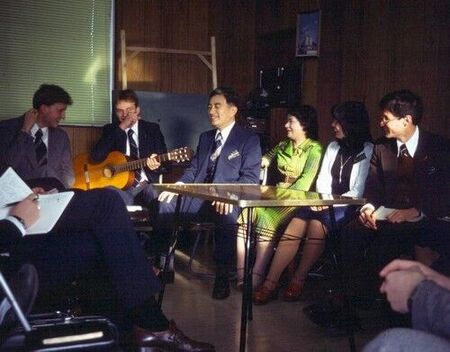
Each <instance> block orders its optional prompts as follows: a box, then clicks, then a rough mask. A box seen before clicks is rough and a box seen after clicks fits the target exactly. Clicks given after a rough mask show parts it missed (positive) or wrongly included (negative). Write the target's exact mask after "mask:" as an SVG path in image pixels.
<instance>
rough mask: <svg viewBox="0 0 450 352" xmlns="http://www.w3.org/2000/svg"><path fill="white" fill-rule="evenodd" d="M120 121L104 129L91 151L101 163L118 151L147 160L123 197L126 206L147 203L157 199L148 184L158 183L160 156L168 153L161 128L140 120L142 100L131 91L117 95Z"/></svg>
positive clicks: (92, 155)
mask: <svg viewBox="0 0 450 352" xmlns="http://www.w3.org/2000/svg"><path fill="white" fill-rule="evenodd" d="M115 109H116V114H117V118H118V119H117V121H116V122H114V123H110V124H107V125H105V126H104V127H103V134H102V136H101V138H100V140H99V141H98V142H97V144H96V145H95V146H94V148H93V149H92V151H91V159H92V160H93V161H94V162H102V161H103V160H105V159H106V157H107V156H108V154H109V153H111V152H112V151H119V152H121V153H123V154H125V155H127V156H129V157H130V158H131V159H138V158H140V159H142V158H147V166H146V167H145V168H143V169H140V170H136V171H135V182H134V183H133V186H132V187H130V188H129V189H127V190H126V191H120V190H118V192H119V193H120V194H121V196H122V198H123V199H124V201H125V203H126V204H127V205H131V204H133V203H135V201H137V202H139V203H142V204H148V203H149V202H150V201H151V200H153V199H154V194H153V190H152V188H151V187H149V184H151V183H156V182H158V177H159V174H160V173H161V172H162V169H161V167H160V166H161V165H160V163H159V162H158V161H157V160H156V159H155V156H156V155H157V154H163V153H166V152H167V148H166V143H165V141H164V136H163V135H162V133H161V130H160V128H159V125H158V124H156V123H153V122H148V121H145V120H142V119H141V115H140V107H139V99H138V96H137V95H136V93H135V92H134V91H133V90H131V89H127V90H122V91H120V92H119V93H118V95H117V98H116V103H115Z"/></svg>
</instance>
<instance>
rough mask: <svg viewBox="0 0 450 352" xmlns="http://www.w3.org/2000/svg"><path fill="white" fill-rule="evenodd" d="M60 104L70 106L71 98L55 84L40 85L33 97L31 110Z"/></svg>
mask: <svg viewBox="0 0 450 352" xmlns="http://www.w3.org/2000/svg"><path fill="white" fill-rule="evenodd" d="M56 103H62V104H66V105H72V98H71V97H70V95H69V93H67V92H66V91H65V90H64V89H63V88H61V87H60V86H57V85H55V84H41V86H40V87H39V88H38V90H37V91H36V92H34V95H33V108H35V109H39V108H40V106H41V105H47V106H50V105H53V104H56Z"/></svg>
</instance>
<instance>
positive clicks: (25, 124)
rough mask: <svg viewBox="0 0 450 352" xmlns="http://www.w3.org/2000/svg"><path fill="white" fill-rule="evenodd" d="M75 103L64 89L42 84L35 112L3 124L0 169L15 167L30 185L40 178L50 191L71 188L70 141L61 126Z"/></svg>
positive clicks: (37, 94) (1, 122)
mask: <svg viewBox="0 0 450 352" xmlns="http://www.w3.org/2000/svg"><path fill="white" fill-rule="evenodd" d="M71 104H72V98H71V97H70V95H69V94H68V93H67V92H66V91H65V90H64V89H63V88H61V87H59V86H57V85H51V84H42V85H41V86H40V87H39V89H38V90H37V91H36V92H35V93H34V96H33V108H32V109H30V110H28V111H27V112H26V113H25V114H23V115H22V116H20V117H17V118H13V119H9V120H5V121H0V170H2V169H6V168H7V167H8V166H11V167H13V168H14V170H15V171H16V172H17V173H18V174H19V176H20V177H21V178H22V179H23V180H25V181H26V182H28V183H29V184H31V185H35V184H36V182H33V181H32V179H40V181H38V182H40V185H41V186H44V187H45V188H46V189H51V188H53V187H56V188H59V189H61V188H70V187H71V186H72V184H73V182H74V173H73V169H72V156H71V151H70V142H69V137H68V136H67V133H66V132H65V131H64V130H63V129H62V128H60V127H59V123H60V122H61V120H62V119H64V117H65V112H66V109H67V106H68V105H71ZM43 179H45V181H44V180H43ZM30 182H31V183H30ZM43 182H45V184H44V183H43Z"/></svg>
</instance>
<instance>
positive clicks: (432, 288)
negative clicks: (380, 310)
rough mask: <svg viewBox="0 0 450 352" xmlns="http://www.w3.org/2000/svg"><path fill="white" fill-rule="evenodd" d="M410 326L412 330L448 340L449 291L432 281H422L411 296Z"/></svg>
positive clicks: (449, 326) (449, 330) (449, 316)
mask: <svg viewBox="0 0 450 352" xmlns="http://www.w3.org/2000/svg"><path fill="white" fill-rule="evenodd" d="M411 298H412V302H413V303H412V307H411V308H412V309H411V317H412V326H413V328H414V329H417V330H422V331H426V332H428V333H431V334H435V335H438V336H441V337H443V338H445V339H449V338H450V310H449V309H448V307H449V306H450V291H449V290H447V289H445V288H444V287H442V286H439V285H438V284H436V283H435V282H434V281H431V280H424V281H422V282H421V283H420V284H419V285H418V286H417V288H416V289H415V290H414V292H413V294H412V296H411Z"/></svg>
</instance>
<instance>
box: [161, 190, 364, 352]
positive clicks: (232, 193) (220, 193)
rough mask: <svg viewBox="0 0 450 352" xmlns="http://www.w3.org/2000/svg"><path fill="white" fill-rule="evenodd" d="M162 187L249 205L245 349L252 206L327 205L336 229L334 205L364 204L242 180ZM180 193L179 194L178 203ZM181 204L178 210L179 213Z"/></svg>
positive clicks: (244, 327) (253, 243)
mask: <svg viewBox="0 0 450 352" xmlns="http://www.w3.org/2000/svg"><path fill="white" fill-rule="evenodd" d="M153 186H154V187H155V188H156V189H157V190H159V191H170V192H174V193H178V194H180V195H183V196H189V197H195V198H201V199H204V200H209V201H219V202H225V203H229V204H233V205H234V206H238V207H240V208H247V209H248V211H247V219H246V223H247V231H246V241H245V248H246V251H245V266H244V290H243V294H242V310H241V335H240V345H239V351H241V352H242V351H245V350H246V344H247V323H248V320H252V270H253V268H252V265H250V263H253V259H254V257H255V255H256V241H257V234H256V233H255V232H254V231H253V230H252V221H251V219H252V218H253V210H254V208H256V207H304V206H308V207H309V206H326V207H328V209H329V211H330V215H331V223H332V229H331V230H330V231H336V219H335V216H334V210H333V206H335V205H362V204H364V203H365V199H363V198H351V197H343V196H336V195H330V194H320V193H316V192H304V191H296V190H290V189H285V188H279V187H274V186H260V185H253V184H252V185H247V184H245V185H243V184H155V185H153ZM180 199H181V197H178V204H179V203H180ZM178 211H179V206H178V207H177V211H176V214H175V215H176V218H177V217H178V214H177V213H178Z"/></svg>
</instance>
